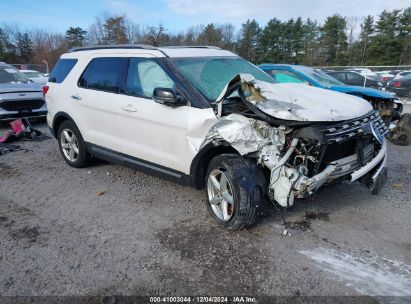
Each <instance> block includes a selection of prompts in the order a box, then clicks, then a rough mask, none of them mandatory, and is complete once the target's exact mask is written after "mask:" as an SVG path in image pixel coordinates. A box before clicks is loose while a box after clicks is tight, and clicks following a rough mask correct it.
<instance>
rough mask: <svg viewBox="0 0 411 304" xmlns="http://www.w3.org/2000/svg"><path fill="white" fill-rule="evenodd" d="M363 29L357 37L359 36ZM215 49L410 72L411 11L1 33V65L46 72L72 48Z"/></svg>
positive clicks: (254, 57)
mask: <svg viewBox="0 0 411 304" xmlns="http://www.w3.org/2000/svg"><path fill="white" fill-rule="evenodd" d="M358 28H359V29H360V32H359V34H358V33H356V30H357V29H358ZM128 43H132V44H140V43H141V44H149V45H153V46H167V45H213V46H218V47H221V48H223V49H228V50H231V51H234V52H236V53H237V54H239V55H240V56H242V57H244V58H246V59H247V60H250V61H252V62H254V63H256V64H259V63H263V62H272V63H292V64H304V65H311V66H327V65H328V66H330V65H403V64H411V7H408V8H406V9H403V10H397V9H395V10H391V11H389V10H384V11H382V12H381V13H380V14H379V15H378V16H377V18H374V17H373V16H366V17H364V18H363V20H358V19H356V18H348V17H344V16H341V15H338V14H335V15H332V16H329V17H327V18H326V19H325V21H324V22H323V23H322V24H320V23H319V22H317V21H316V20H312V19H310V18H309V19H306V20H303V19H302V18H300V17H298V18H295V19H294V18H292V19H289V20H286V21H281V20H280V19H278V18H273V19H271V20H269V21H268V23H267V24H266V25H264V26H261V25H260V24H259V23H258V22H257V21H256V20H247V21H246V22H245V23H243V24H242V26H241V28H239V29H236V28H235V26H234V25H233V24H231V23H226V24H215V23H210V24H207V25H197V26H192V27H189V28H188V29H186V30H183V31H181V32H170V31H168V30H167V28H166V27H165V26H164V25H163V24H159V25H158V26H144V25H141V24H138V23H134V22H133V21H131V20H130V19H129V18H128V17H127V16H126V15H108V14H104V15H101V16H98V17H96V18H95V21H94V22H93V23H92V24H91V26H90V27H89V28H88V29H87V30H85V29H82V28H80V27H74V26H73V27H70V28H69V29H68V30H67V31H66V32H65V33H64V34H62V33H57V32H51V31H47V30H42V29H34V30H31V31H27V32H22V31H20V30H19V29H18V28H16V27H13V26H10V25H3V26H1V27H0V61H5V62H8V63H23V64H24V63H35V64H41V63H42V61H43V60H47V61H48V62H49V64H50V65H51V66H53V65H54V63H55V62H56V61H57V60H58V58H59V57H60V55H61V54H62V53H64V52H66V51H67V50H69V49H70V48H73V47H80V46H86V45H109V44H128Z"/></svg>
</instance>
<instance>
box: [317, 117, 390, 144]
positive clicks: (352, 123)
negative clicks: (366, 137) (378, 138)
mask: <svg viewBox="0 0 411 304" xmlns="http://www.w3.org/2000/svg"><path fill="white" fill-rule="evenodd" d="M369 123H371V124H372V125H373V126H374V129H377V130H379V131H380V133H381V135H383V136H385V135H386V134H387V133H388V131H389V130H388V128H387V127H386V125H385V123H384V121H383V120H382V119H381V117H380V116H379V115H378V112H376V111H371V112H369V113H368V114H366V115H364V116H362V117H359V118H355V119H352V120H346V121H344V122H342V123H338V124H335V125H332V126H329V127H327V128H325V129H322V130H321V131H322V132H323V133H324V135H325V139H326V142H327V143H338V142H341V141H345V140H349V139H351V138H355V137H358V135H359V134H364V133H367V132H368V131H366V130H364V128H365V125H366V124H369Z"/></svg>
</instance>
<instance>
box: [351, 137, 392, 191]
mask: <svg viewBox="0 0 411 304" xmlns="http://www.w3.org/2000/svg"><path fill="white" fill-rule="evenodd" d="M386 164H387V140H386V139H384V142H383V145H382V147H381V150H380V152H378V154H377V156H376V157H374V158H373V159H372V160H371V161H370V162H369V163H368V164H366V165H365V166H364V167H362V168H360V169H358V170H357V171H354V172H353V173H352V174H351V181H352V182H353V181H355V180H357V179H359V178H360V177H363V176H364V175H366V174H371V176H370V180H369V183H368V185H369V188H370V189H371V194H373V195H376V194H378V193H379V192H380V190H381V188H382V186H383V185H384V184H385V182H386V180H387V168H386Z"/></svg>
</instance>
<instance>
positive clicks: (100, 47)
mask: <svg viewBox="0 0 411 304" xmlns="http://www.w3.org/2000/svg"><path fill="white" fill-rule="evenodd" d="M104 49H146V50H157V48H156V47H154V46H151V45H147V44H113V45H93V46H84V47H78V48H72V49H70V50H69V52H70V53H72V52H81V51H91V50H104Z"/></svg>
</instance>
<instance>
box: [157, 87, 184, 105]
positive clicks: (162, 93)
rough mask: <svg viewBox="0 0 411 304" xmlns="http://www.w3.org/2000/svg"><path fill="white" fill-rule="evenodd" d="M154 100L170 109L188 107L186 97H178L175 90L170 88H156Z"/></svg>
mask: <svg viewBox="0 0 411 304" xmlns="http://www.w3.org/2000/svg"><path fill="white" fill-rule="evenodd" d="M153 99H154V101H155V102H158V103H160V104H163V105H165V106H170V107H178V106H185V105H187V101H186V100H185V98H184V97H182V96H179V95H176V94H175V93H174V90H173V89H169V88H155V89H154V91H153Z"/></svg>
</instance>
